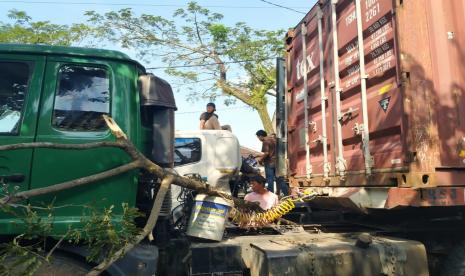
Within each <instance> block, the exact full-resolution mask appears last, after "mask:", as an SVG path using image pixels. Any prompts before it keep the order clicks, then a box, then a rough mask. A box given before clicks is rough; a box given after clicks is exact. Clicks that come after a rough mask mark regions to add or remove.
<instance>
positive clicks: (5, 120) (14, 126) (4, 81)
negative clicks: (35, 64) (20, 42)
mask: <svg viewBox="0 0 465 276" xmlns="http://www.w3.org/2000/svg"><path fill="white" fill-rule="evenodd" d="M30 75H31V74H30V65H29V64H28V63H26V62H11V61H0V134H17V133H18V131H19V126H20V121H21V115H22V113H23V107H24V100H25V97H26V92H27V90H28V84H29V77H30Z"/></svg>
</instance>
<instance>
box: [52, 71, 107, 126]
mask: <svg viewBox="0 0 465 276" xmlns="http://www.w3.org/2000/svg"><path fill="white" fill-rule="evenodd" d="M109 113H110V79H109V76H108V72H107V70H105V69H103V68H98V67H90V66H75V65H65V66H63V67H61V68H60V70H59V72H58V87H57V91H56V95H55V106H54V110H53V117H52V125H53V126H54V127H56V128H58V129H61V130H67V131H99V130H103V129H106V125H105V121H104V120H103V118H102V115H104V114H109Z"/></svg>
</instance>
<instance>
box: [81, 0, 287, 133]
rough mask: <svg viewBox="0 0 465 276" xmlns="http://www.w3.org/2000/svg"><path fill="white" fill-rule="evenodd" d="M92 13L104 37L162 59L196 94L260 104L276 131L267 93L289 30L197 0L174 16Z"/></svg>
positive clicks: (267, 124)
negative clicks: (265, 26) (227, 15)
mask: <svg viewBox="0 0 465 276" xmlns="http://www.w3.org/2000/svg"><path fill="white" fill-rule="evenodd" d="M86 14H87V16H89V21H90V22H91V23H92V25H93V26H96V29H97V35H98V37H101V38H105V39H109V40H110V41H113V42H115V43H119V44H120V45H121V46H122V47H125V48H132V49H135V50H136V51H137V52H138V53H139V54H140V56H141V57H142V58H147V59H148V58H151V59H153V58H154V57H155V58H159V59H161V61H163V62H164V63H165V64H166V65H167V66H168V67H169V68H167V69H166V72H167V73H168V74H170V75H172V76H176V77H179V78H181V80H182V81H183V83H184V86H183V89H184V88H185V90H186V91H189V92H190V93H189V98H190V99H196V98H199V97H202V98H210V99H212V100H213V99H215V98H216V97H218V96H219V95H226V96H228V97H227V98H226V101H225V102H226V104H229V103H233V102H235V100H237V99H238V100H240V101H242V102H243V103H245V104H247V105H249V106H250V107H252V108H254V109H255V110H257V112H258V114H259V115H260V118H261V120H262V123H263V126H264V128H265V129H266V130H267V131H269V132H271V131H272V125H271V120H270V116H269V114H268V111H267V109H266V104H267V97H266V95H267V93H268V92H269V91H270V90H273V89H274V87H275V57H277V56H281V55H282V52H283V44H284V43H283V41H282V38H283V33H284V31H282V30H279V31H267V30H255V29H252V28H251V27H249V26H247V24H245V23H242V22H239V23H237V24H235V25H232V26H228V25H226V24H224V23H223V15H221V14H218V13H213V12H211V11H209V10H208V9H205V8H202V7H201V6H199V5H198V4H197V3H195V2H190V3H189V4H188V6H187V8H186V9H178V10H177V11H176V12H175V13H174V14H173V19H166V18H163V17H161V16H156V15H150V14H141V15H136V14H134V12H133V11H132V10H131V9H122V10H120V11H112V12H108V13H105V14H99V13H96V12H93V11H91V12H87V13H86ZM200 87H202V88H203V89H200ZM205 87H207V89H205Z"/></svg>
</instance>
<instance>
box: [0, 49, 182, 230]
mask: <svg viewBox="0 0 465 276" xmlns="http://www.w3.org/2000/svg"><path fill="white" fill-rule="evenodd" d="M175 109H176V106H175V102H174V97H173V93H172V90H171V87H170V86H169V84H168V83H166V82H165V81H163V80H162V79H159V78H157V77H155V76H153V75H151V74H147V73H146V71H145V68H144V67H143V66H142V65H141V64H139V63H138V62H136V61H134V60H132V59H130V58H129V57H128V56H127V55H125V54H123V53H120V52H117V51H109V50H99V49H86V48H72V47H57V46H37V45H13V44H0V145H9V144H17V143H30V142H51V143H59V144H81V143H92V142H101V141H114V140H115V138H114V136H113V135H112V133H111V132H110V130H109V129H108V128H107V126H106V124H105V122H104V120H103V118H102V115H104V114H107V115H109V116H111V117H112V118H113V119H114V120H115V121H116V122H117V123H118V125H119V126H120V127H121V129H122V130H123V131H124V132H125V133H126V135H127V137H128V139H130V140H131V141H132V143H133V144H134V145H135V146H136V147H137V148H138V149H139V150H140V151H141V152H143V153H144V154H145V155H146V156H147V157H149V158H151V159H152V160H153V161H155V162H156V163H158V164H159V165H161V166H164V167H171V166H172V163H173V155H172V148H173V140H174V110H175ZM154 139H155V142H154ZM128 161H129V158H128V156H127V154H126V153H125V152H123V151H122V150H120V149H115V148H96V149H90V150H63V149H51V148H34V149H22V150H11V151H1V152H0V186H1V187H0V188H1V194H2V195H6V194H8V193H12V192H19V191H25V190H30V189H36V188H40V187H46V186H50V185H53V184H57V183H62V182H64V181H68V180H73V179H77V178H80V177H84V176H88V175H91V174H95V173H98V172H102V171H105V170H108V169H111V168H115V167H117V166H119V165H122V164H124V163H127V162H128ZM139 179H140V177H139V172H137V171H133V172H129V173H125V174H122V175H119V176H116V177H112V178H108V179H106V180H104V181H100V182H98V183H92V184H89V185H85V186H81V187H77V188H74V189H70V190H66V191H63V192H59V193H56V194H49V195H45V196H40V197H34V198H31V199H30V200H29V201H28V202H23V203H24V204H28V203H30V204H31V205H36V206H40V205H48V204H51V203H52V202H53V206H57V207H58V206H66V208H57V209H56V211H55V212H54V231H56V233H59V232H62V231H65V230H66V229H67V228H68V227H69V226H73V225H77V224H79V223H80V219H81V216H82V206H83V205H88V204H92V205H93V206H94V207H96V208H105V207H109V206H112V205H113V206H114V208H115V209H114V212H115V213H117V214H118V213H119V214H121V213H122V207H121V205H122V203H128V205H129V206H130V207H134V206H136V204H138V203H141V202H140V201H141V200H142V201H143V200H147V201H150V200H151V198H150V197H146V198H145V199H144V198H142V199H141V198H139V199H137V197H138V193H139V197H140V194H142V195H144V194H145V195H147V194H150V193H149V192H148V191H145V193H144V192H142V193H141V192H140V191H141V189H142V190H143V189H149V188H150V187H149V186H150V185H148V184H147V183H143V182H141V181H140V180H139ZM136 199H137V202H138V203H137V202H136ZM142 204H143V202H142ZM20 229H21V222H20V221H19V220H17V219H15V218H13V217H11V216H10V215H8V214H6V213H1V212H0V234H1V235H12V234H18V233H20V231H21V230H20Z"/></svg>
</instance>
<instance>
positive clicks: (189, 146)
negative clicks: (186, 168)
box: [174, 138, 202, 166]
mask: <svg viewBox="0 0 465 276" xmlns="http://www.w3.org/2000/svg"><path fill="white" fill-rule="evenodd" d="M201 147H202V146H201V142H200V139H199V138H176V139H175V141H174V166H181V165H186V164H190V163H195V162H198V161H200V158H201V156H202V150H201Z"/></svg>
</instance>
